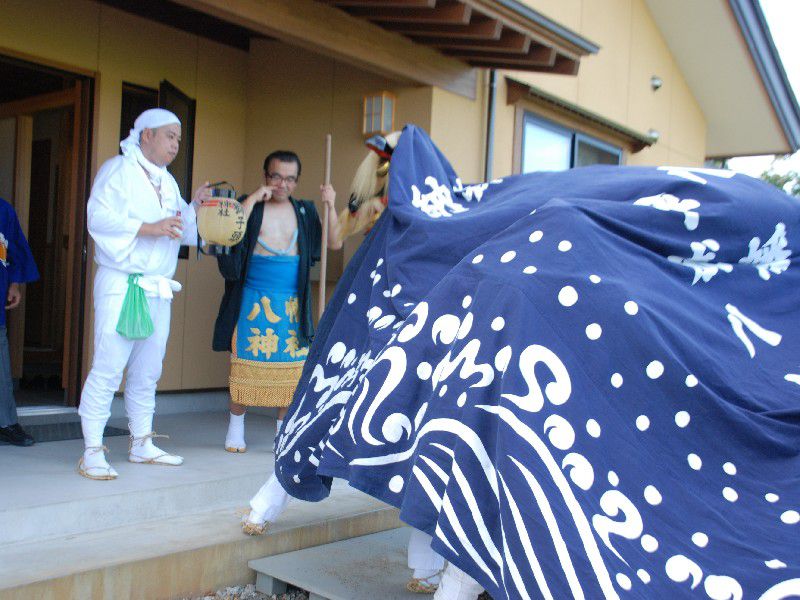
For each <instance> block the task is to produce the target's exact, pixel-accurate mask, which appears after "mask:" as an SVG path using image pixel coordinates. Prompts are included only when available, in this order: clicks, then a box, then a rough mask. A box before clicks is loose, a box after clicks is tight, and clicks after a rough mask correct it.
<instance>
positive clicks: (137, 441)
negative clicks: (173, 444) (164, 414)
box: [128, 431, 183, 467]
mask: <svg viewBox="0 0 800 600" xmlns="http://www.w3.org/2000/svg"><path fill="white" fill-rule="evenodd" d="M154 438H166V439H169V436H168V435H159V434H157V433H156V432H155V431H151V432H150V433H148V434H147V435H146V436H144V437H140V438H135V437H133V436H130V437H129V438H128V461H129V462H132V463H136V464H139V465H161V466H163V467H179V466H181V465H182V464H183V457H182V456H178V455H177V454H170V453H169V452H164V451H163V450H162V451H161V454H159V455H158V456H154V457H152V458H145V457H143V456H138V455H136V454H134V452H133V447H134V446H136V445H138V446H142V445H144V443H145V442H146V441H147V440H148V439H150V440H152V439H154ZM167 458H172V459H176V460H175V461H172V462H170V461H168V460H165V459H167Z"/></svg>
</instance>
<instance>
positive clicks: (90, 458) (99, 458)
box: [83, 446, 117, 477]
mask: <svg viewBox="0 0 800 600" xmlns="http://www.w3.org/2000/svg"><path fill="white" fill-rule="evenodd" d="M83 470H84V471H87V472H88V473H89V474H91V475H95V476H101V475H111V476H112V477H116V476H117V472H116V471H115V470H114V467H112V466H111V465H110V464H108V461H107V460H106V453H105V452H104V451H103V448H102V447H101V446H88V447H87V448H86V450H84V451H83Z"/></svg>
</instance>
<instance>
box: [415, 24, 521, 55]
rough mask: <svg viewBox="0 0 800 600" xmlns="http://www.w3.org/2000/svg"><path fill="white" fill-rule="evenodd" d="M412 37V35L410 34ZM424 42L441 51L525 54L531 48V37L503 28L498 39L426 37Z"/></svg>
mask: <svg viewBox="0 0 800 600" xmlns="http://www.w3.org/2000/svg"><path fill="white" fill-rule="evenodd" d="M412 37H413V36H412ZM425 43H426V44H427V45H429V46H433V47H434V48H438V49H439V50H441V51H442V52H446V51H448V50H465V51H469V50H477V51H479V52H504V53H505V52H508V53H510V54H527V53H528V52H529V51H530V49H531V38H530V37H528V36H527V35H525V34H522V33H519V32H518V31H513V30H511V29H504V30H503V33H502V34H501V35H500V39H497V40H494V39H488V40H465V39H456V38H452V37H441V38H428V39H427V40H426V41H425Z"/></svg>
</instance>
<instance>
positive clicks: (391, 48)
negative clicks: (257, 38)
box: [174, 0, 477, 99]
mask: <svg viewBox="0 0 800 600" xmlns="http://www.w3.org/2000/svg"><path fill="white" fill-rule="evenodd" d="M174 2H176V3H178V4H181V5H182V6H188V7H190V8H193V9H195V10H199V11H202V12H204V13H207V14H210V15H213V16H215V17H217V18H219V19H223V20H226V21H229V22H231V23H235V24H237V25H240V26H242V27H246V28H248V29H250V30H252V31H255V32H258V33H261V34H264V35H267V36H269V37H273V38H276V39H278V40H280V41H282V42H285V43H287V44H291V45H295V46H300V47H303V48H307V49H309V50H311V51H312V52H317V53H320V54H322V55H324V56H327V57H329V58H335V59H337V60H343V61H345V62H347V63H349V64H352V65H355V66H356V67H358V68H361V69H365V70H367V71H371V72H374V73H378V74H380V75H381V76H383V77H388V78H390V79H394V80H397V81H398V83H401V84H404V83H406V82H408V83H416V84H420V83H422V84H425V85H431V86H437V87H439V88H442V89H445V90H448V91H450V92H453V93H456V94H459V95H461V96H464V97H466V98H469V99H475V95H476V81H477V73H476V70H475V69H473V68H471V67H470V66H469V65H467V64H466V63H464V62H461V61H458V60H456V59H453V58H449V57H447V56H444V55H443V54H441V53H440V52H437V51H436V50H434V49H433V48H428V47H425V46H422V45H420V44H417V43H415V42H414V41H412V40H410V39H408V38H406V37H403V36H401V35H395V34H393V33H390V32H389V33H387V31H386V30H385V29H382V28H381V27H379V26H378V25H375V24H373V23H370V22H368V21H366V20H364V19H358V18H356V17H353V16H351V15H349V14H347V13H346V12H345V11H343V10H340V9H337V8H335V7H333V6H330V5H326V4H322V3H320V2H316V0H174ZM376 40H380V43H376Z"/></svg>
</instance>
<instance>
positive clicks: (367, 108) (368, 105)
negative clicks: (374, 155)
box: [361, 91, 397, 137]
mask: <svg viewBox="0 0 800 600" xmlns="http://www.w3.org/2000/svg"><path fill="white" fill-rule="evenodd" d="M396 104H397V98H396V97H395V95H394V94H392V93H390V92H384V91H382V92H377V93H375V94H371V95H369V96H364V119H363V121H362V126H361V133H362V134H364V137H370V136H372V135H377V134H381V135H386V134H388V133H391V132H392V131H394V109H395V105H396Z"/></svg>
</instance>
